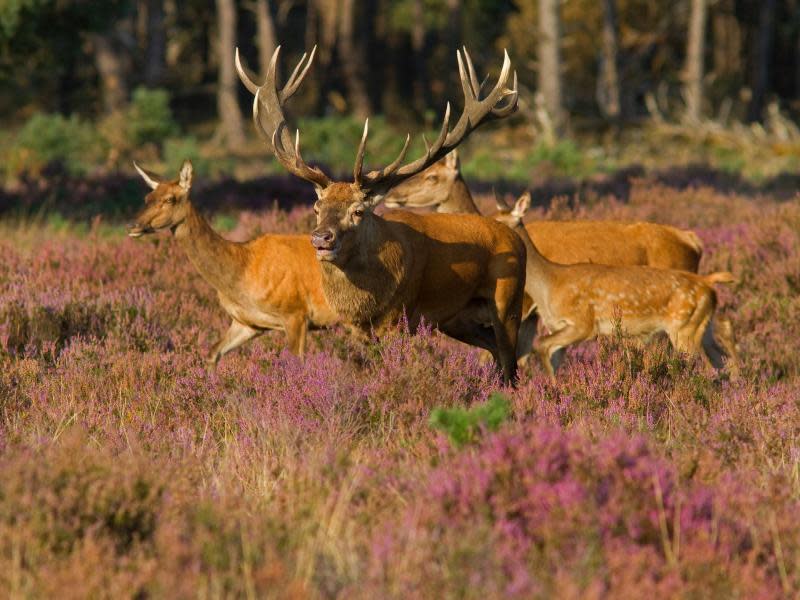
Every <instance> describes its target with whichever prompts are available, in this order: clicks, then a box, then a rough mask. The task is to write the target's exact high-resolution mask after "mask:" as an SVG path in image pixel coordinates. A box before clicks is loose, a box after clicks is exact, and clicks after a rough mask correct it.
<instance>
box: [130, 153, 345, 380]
mask: <svg viewBox="0 0 800 600" xmlns="http://www.w3.org/2000/svg"><path fill="white" fill-rule="evenodd" d="M134 166H135V167H136V170H137V171H138V172H139V174H140V175H141V176H142V178H143V179H144V181H145V183H147V185H148V186H150V188H151V190H152V191H151V192H150V193H149V194H147V196H146V197H145V207H144V208H143V209H142V211H141V212H140V213H139V215H138V216H137V217H136V220H135V222H134V223H133V224H132V225H130V226H129V227H128V235H129V236H130V237H132V238H138V237H141V236H143V235H145V234H148V233H155V232H157V231H162V230H169V231H171V232H172V234H173V235H174V237H175V239H176V240H177V242H178V243H179V244H180V245H181V247H182V248H183V250H184V251H185V252H186V254H187V255H188V257H189V260H190V261H191V262H192V264H193V265H194V267H195V268H196V269H197V270H198V271H199V272H200V274H201V275H202V276H203V279H205V280H206V281H207V282H208V283H209V284H210V285H211V286H212V287H214V289H216V290H217V295H218V297H219V302H220V304H221V305H222V308H223V309H225V312H227V313H228V315H230V317H231V325H230V328H229V329H228V331H227V333H225V335H224V336H222V339H221V340H220V341H219V343H218V344H217V345H216V346H214V348H213V349H212V350H211V353H210V354H209V356H208V359H207V362H208V364H209V366H212V367H213V366H215V365H216V364H217V362H218V361H219V359H220V358H221V357H222V356H223V355H224V354H226V353H227V352H230V351H231V350H233V349H234V348H238V347H239V346H241V345H242V344H244V343H245V342H247V341H249V340H251V339H253V338H255V337H257V336H259V335H261V334H262V333H264V332H265V331H267V330H284V331H286V335H287V337H288V346H289V350H291V351H292V352H293V353H294V354H297V355H300V356H302V355H303V353H304V351H305V347H306V333H307V331H308V329H309V327H312V328H317V327H327V326H330V325H333V324H335V323H336V322H337V320H338V318H337V316H336V313H335V312H334V311H333V310H332V309H331V307H330V305H329V304H328V302H327V300H326V299H325V295H324V294H323V292H322V271H321V269H320V267H319V263H318V262H317V259H316V257H315V256H314V250H313V248H311V247H310V246H309V244H308V237H307V236H304V235H262V236H261V237H257V238H255V239H254V240H251V241H249V242H245V243H236V242H231V241H228V240H226V239H224V238H222V237H221V236H220V235H218V234H217V232H215V231H214V230H213V229H212V228H211V226H210V225H209V224H208V222H207V221H206V220H205V219H204V218H203V216H202V215H201V214H200V213H199V212H198V211H197V210H196V209H195V208H194V206H193V205H192V202H191V200H190V199H189V192H190V190H191V188H192V163H191V162H190V161H188V160H187V161H185V162H184V163H183V166H182V167H181V170H180V174H179V176H178V179H177V180H174V181H162V180H161V179H159V178H158V177H156V176H155V175H153V174H152V173H150V172H148V171H145V170H144V169H142V168H141V167H140V166H139V165H137V164H136V163H134Z"/></svg>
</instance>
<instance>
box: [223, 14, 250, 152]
mask: <svg viewBox="0 0 800 600" xmlns="http://www.w3.org/2000/svg"><path fill="white" fill-rule="evenodd" d="M216 3H217V26H218V32H217V35H218V38H219V39H218V40H217V61H218V63H219V64H218V68H219V79H218V82H217V111H218V114H219V128H218V129H217V135H216V137H217V139H218V140H220V141H223V142H224V143H225V144H226V145H227V146H228V147H229V148H235V147H237V146H241V145H243V144H244V141H245V136H244V128H243V125H242V113H241V110H240V109H239V102H238V100H237V90H238V85H239V79H238V77H237V76H236V71H235V69H234V64H233V57H234V54H235V51H236V3H235V2H234V0H216Z"/></svg>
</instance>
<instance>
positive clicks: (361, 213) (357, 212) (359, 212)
mask: <svg viewBox="0 0 800 600" xmlns="http://www.w3.org/2000/svg"><path fill="white" fill-rule="evenodd" d="M353 216H354V217H358V218H359V219H360V218H361V217H363V216H364V209H363V208H357V209H355V210H354V211H353Z"/></svg>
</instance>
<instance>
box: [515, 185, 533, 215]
mask: <svg viewBox="0 0 800 600" xmlns="http://www.w3.org/2000/svg"><path fill="white" fill-rule="evenodd" d="M530 207H531V193H530V192H525V193H524V194H522V196H520V197H519V199H518V200H517V203H516V204H515V205H514V210H513V211H511V214H512V215H514V216H515V217H517V218H518V219H521V218H522V217H524V216H525V213H526V212H528V209H529V208H530Z"/></svg>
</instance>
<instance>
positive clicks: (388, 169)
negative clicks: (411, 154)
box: [370, 133, 430, 177]
mask: <svg viewBox="0 0 800 600" xmlns="http://www.w3.org/2000/svg"><path fill="white" fill-rule="evenodd" d="M422 139H423V140H424V139H425V136H422ZM425 145H426V146H427V145H428V141H427V140H425ZM410 146H411V134H410V133H407V134H406V141H405V143H404V144H403V147H402V149H401V150H400V154H398V155H397V158H395V159H394V160H393V161H392V162H390V163H389V164H388V165H386V166H385V167H384V168H383V169H381V170H380V171H377V175H378V176H379V177H385V176H387V175H391V174H393V173H394V172H395V171H396V170H397V168H398V167H399V166H400V163H401V162H403V160H405V158H406V153H407V152H408V149H409V147H410ZM428 147H430V146H428ZM370 174H371V173H370Z"/></svg>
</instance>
